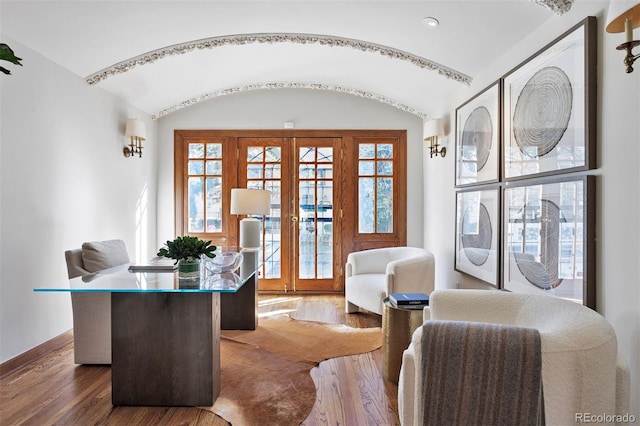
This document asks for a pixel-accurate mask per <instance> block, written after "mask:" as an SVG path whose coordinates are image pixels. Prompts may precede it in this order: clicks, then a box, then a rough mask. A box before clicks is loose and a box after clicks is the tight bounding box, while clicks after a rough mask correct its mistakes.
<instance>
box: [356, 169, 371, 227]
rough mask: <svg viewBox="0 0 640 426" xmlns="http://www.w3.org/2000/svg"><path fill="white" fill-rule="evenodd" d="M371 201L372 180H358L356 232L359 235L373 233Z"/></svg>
mask: <svg viewBox="0 0 640 426" xmlns="http://www.w3.org/2000/svg"><path fill="white" fill-rule="evenodd" d="M373 200H374V193H373V178H360V179H358V232H359V233H361V234H371V233H373V232H375V229H374V222H373V214H374V211H375V209H374V207H373Z"/></svg>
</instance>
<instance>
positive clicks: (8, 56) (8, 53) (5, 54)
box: [0, 43, 22, 74]
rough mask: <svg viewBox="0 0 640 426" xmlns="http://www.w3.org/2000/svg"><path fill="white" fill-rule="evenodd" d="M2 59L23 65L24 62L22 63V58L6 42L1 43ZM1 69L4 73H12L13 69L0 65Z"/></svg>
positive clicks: (0, 56)
mask: <svg viewBox="0 0 640 426" xmlns="http://www.w3.org/2000/svg"><path fill="white" fill-rule="evenodd" d="M0 60H3V61H7V62H11V63H12V64H15V65H20V66H22V64H21V63H20V61H21V60H22V58H18V57H17V56H16V55H14V53H13V50H11V48H10V47H9V46H8V45H7V44H5V43H0ZM0 71H1V72H3V73H4V74H11V71H9V70H8V69H6V68H5V67H1V66H0Z"/></svg>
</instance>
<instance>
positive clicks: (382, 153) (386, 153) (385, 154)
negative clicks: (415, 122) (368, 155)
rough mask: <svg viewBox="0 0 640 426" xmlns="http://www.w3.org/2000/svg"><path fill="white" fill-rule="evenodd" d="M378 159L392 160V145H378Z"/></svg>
mask: <svg viewBox="0 0 640 426" xmlns="http://www.w3.org/2000/svg"><path fill="white" fill-rule="evenodd" d="M377 157H378V158H393V145H391V144H386V143H385V144H380V145H378V153H377Z"/></svg>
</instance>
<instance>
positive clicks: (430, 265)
mask: <svg viewBox="0 0 640 426" xmlns="http://www.w3.org/2000/svg"><path fill="white" fill-rule="evenodd" d="M434 280H435V261H434V258H433V254H431V252H429V251H427V250H425V249H422V248H418V247H388V248H379V249H372V250H365V251H359V252H354V253H350V254H349V256H348V257H347V264H346V267H345V309H346V311H347V313H354V312H358V310H359V308H363V309H366V310H368V311H371V312H375V313H376V314H379V315H382V311H383V305H382V301H383V300H384V299H385V298H386V297H388V296H389V294H390V293H425V294H429V293H431V292H432V291H433V288H434Z"/></svg>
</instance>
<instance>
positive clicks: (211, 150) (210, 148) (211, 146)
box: [207, 143, 222, 158]
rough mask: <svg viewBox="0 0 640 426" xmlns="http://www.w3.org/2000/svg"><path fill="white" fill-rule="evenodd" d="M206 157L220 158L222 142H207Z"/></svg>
mask: <svg viewBox="0 0 640 426" xmlns="http://www.w3.org/2000/svg"><path fill="white" fill-rule="evenodd" d="M207 158H222V144H221V143H208V144H207Z"/></svg>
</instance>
